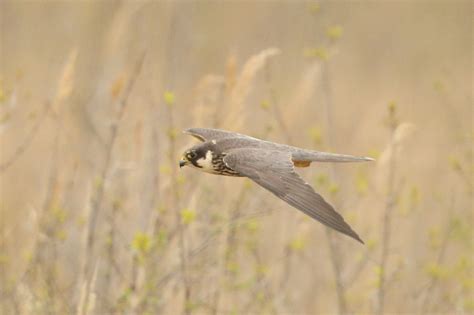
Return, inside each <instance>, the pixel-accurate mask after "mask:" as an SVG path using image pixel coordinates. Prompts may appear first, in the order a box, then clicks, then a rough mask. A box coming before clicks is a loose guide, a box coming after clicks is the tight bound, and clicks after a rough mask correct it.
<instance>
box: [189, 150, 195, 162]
mask: <svg viewBox="0 0 474 315" xmlns="http://www.w3.org/2000/svg"><path fill="white" fill-rule="evenodd" d="M196 156H197V154H196V152H194V151H191V152H189V153H188V154H187V158H188V159H190V160H192V159H194V158H195V157H196Z"/></svg>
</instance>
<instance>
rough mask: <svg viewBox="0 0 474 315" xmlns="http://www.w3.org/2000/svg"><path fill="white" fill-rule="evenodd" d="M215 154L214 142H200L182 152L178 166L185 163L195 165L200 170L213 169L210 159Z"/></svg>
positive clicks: (209, 170) (208, 170)
mask: <svg viewBox="0 0 474 315" xmlns="http://www.w3.org/2000/svg"><path fill="white" fill-rule="evenodd" d="M215 156H216V153H215V144H214V143H212V142H204V143H200V144H198V145H196V146H194V147H192V148H190V149H188V150H186V151H185V152H184V153H183V156H182V157H181V160H180V161H179V167H180V168H181V167H183V166H186V165H189V166H192V167H196V168H199V169H201V170H202V171H207V172H212V171H214V167H213V163H212V160H213V158H214V157H215Z"/></svg>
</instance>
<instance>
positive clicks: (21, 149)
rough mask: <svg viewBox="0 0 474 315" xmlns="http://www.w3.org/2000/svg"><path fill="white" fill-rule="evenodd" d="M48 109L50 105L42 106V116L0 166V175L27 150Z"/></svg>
mask: <svg viewBox="0 0 474 315" xmlns="http://www.w3.org/2000/svg"><path fill="white" fill-rule="evenodd" d="M50 109H51V105H50V103H49V102H48V103H46V104H45V106H44V111H43V114H42V115H41V116H40V117H39V118H38V119H37V121H36V124H35V125H34V126H33V128H31V130H30V131H29V132H28V134H27V135H26V137H25V139H23V142H21V143H20V145H19V146H18V147H17V148H16V149H15V151H14V152H13V154H12V155H11V156H10V157H9V158H8V159H7V160H6V161H5V162H3V163H2V164H0V173H3V172H5V171H6V170H7V169H8V168H9V167H10V166H12V164H13V163H15V161H16V160H18V159H19V158H20V157H21V156H22V155H23V153H25V151H26V149H28V147H29V146H30V144H31V143H32V142H33V139H34V138H35V137H36V136H37V135H38V130H39V128H40V127H41V125H42V124H43V122H44V120H45V118H46V117H47V116H48V113H49V111H50Z"/></svg>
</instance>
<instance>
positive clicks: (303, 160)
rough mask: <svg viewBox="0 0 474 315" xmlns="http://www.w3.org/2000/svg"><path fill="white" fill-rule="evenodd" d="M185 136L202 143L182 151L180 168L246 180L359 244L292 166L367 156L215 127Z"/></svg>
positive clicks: (188, 132)
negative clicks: (279, 141) (309, 148)
mask: <svg viewBox="0 0 474 315" xmlns="http://www.w3.org/2000/svg"><path fill="white" fill-rule="evenodd" d="M184 133H186V134H190V135H192V136H194V137H196V138H198V139H199V140H201V141H202V143H199V144H197V145H195V146H193V147H191V148H190V149H188V150H186V152H184V154H183V157H182V158H181V160H180V161H179V166H180V168H181V167H183V166H186V165H189V166H191V167H193V168H196V169H198V170H201V171H203V172H207V173H211V174H216V175H225V176H236V177H248V178H250V179H251V180H253V181H254V182H256V183H257V184H259V185H260V186H262V187H263V188H265V189H267V190H269V191H270V192H272V193H273V194H274V195H275V196H277V197H278V198H280V199H282V200H284V201H286V202H287V203H288V204H290V205H291V206H293V207H295V208H296V209H298V210H301V211H302V212H304V213H306V214H307V215H309V216H310V217H312V218H314V219H316V220H318V221H319V222H321V223H323V224H324V225H327V226H329V227H330V228H333V229H335V230H336V231H339V232H341V233H343V234H345V235H348V236H350V237H352V238H354V239H356V240H357V241H359V242H361V243H364V242H363V241H362V240H361V238H360V237H359V235H357V233H356V232H354V230H352V228H351V227H350V226H349V224H347V223H346V222H345V221H344V218H343V217H342V216H341V215H340V214H339V213H337V212H336V210H334V208H333V207H332V206H331V205H330V204H329V203H327V202H326V201H325V200H324V199H323V197H321V195H319V194H318V193H316V192H315V191H314V189H313V188H312V187H311V186H310V185H309V184H308V183H306V182H305V181H304V180H303V179H302V178H301V177H300V176H299V175H298V173H296V171H295V167H308V166H309V165H310V164H311V162H363V161H373V159H372V158H368V157H357V156H352V155H345V154H335V153H327V152H319V151H313V150H306V149H301V148H297V147H293V146H289V145H285V144H279V143H274V142H270V141H264V140H260V139H257V138H253V137H250V136H247V135H243V134H239V133H235V132H230V131H225V130H219V129H208V128H190V129H186V130H184Z"/></svg>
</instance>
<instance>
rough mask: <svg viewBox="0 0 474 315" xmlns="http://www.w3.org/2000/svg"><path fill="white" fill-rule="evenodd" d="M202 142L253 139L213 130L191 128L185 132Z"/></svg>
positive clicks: (234, 133) (235, 133)
mask: <svg viewBox="0 0 474 315" xmlns="http://www.w3.org/2000/svg"><path fill="white" fill-rule="evenodd" d="M183 132H184V133H187V134H189V135H191V136H193V137H195V138H198V139H199V140H201V141H209V140H220V139H225V138H252V137H249V136H246V135H243V134H240V133H237V132H230V131H225V130H220V129H211V128H189V129H186V130H184V131H183Z"/></svg>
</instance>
